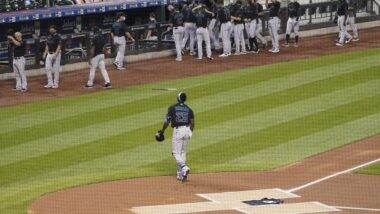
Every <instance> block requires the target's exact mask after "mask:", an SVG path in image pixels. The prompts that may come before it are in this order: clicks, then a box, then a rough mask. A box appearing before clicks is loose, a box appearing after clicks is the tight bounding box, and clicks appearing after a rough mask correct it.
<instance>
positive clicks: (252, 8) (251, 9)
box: [245, 3, 263, 20]
mask: <svg viewBox="0 0 380 214" xmlns="http://www.w3.org/2000/svg"><path fill="white" fill-rule="evenodd" d="M245 12H246V14H245V17H246V18H248V19H251V20H254V19H258V18H259V13H261V12H263V6H261V4H259V3H253V4H249V5H248V6H247V7H246V10H245Z"/></svg>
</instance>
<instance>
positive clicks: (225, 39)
mask: <svg viewBox="0 0 380 214" xmlns="http://www.w3.org/2000/svg"><path fill="white" fill-rule="evenodd" d="M216 17H217V20H218V22H219V23H220V35H221V36H222V45H223V54H221V55H219V57H228V56H230V55H231V31H232V25H231V21H230V20H231V17H230V12H229V10H228V8H227V7H226V6H224V7H219V8H218V12H217V16H216Z"/></svg>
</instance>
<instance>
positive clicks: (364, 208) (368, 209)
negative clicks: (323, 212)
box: [333, 206, 380, 212]
mask: <svg viewBox="0 0 380 214" xmlns="http://www.w3.org/2000/svg"><path fill="white" fill-rule="evenodd" d="M333 207H335V208H337V209H342V210H361V211H375V212H380V209H375V208H367V207H344V206H333Z"/></svg>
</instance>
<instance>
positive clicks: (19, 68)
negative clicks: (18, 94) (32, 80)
mask: <svg viewBox="0 0 380 214" xmlns="http://www.w3.org/2000/svg"><path fill="white" fill-rule="evenodd" d="M13 72H14V74H15V78H16V90H26V89H27V88H28V83H27V81H26V74H25V58H24V57H23V56H21V57H14V58H13Z"/></svg>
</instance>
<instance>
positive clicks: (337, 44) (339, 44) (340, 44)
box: [335, 42, 343, 47]
mask: <svg viewBox="0 0 380 214" xmlns="http://www.w3.org/2000/svg"><path fill="white" fill-rule="evenodd" d="M335 45H336V46H340V47H343V44H342V43H340V42H337V43H335Z"/></svg>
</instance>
